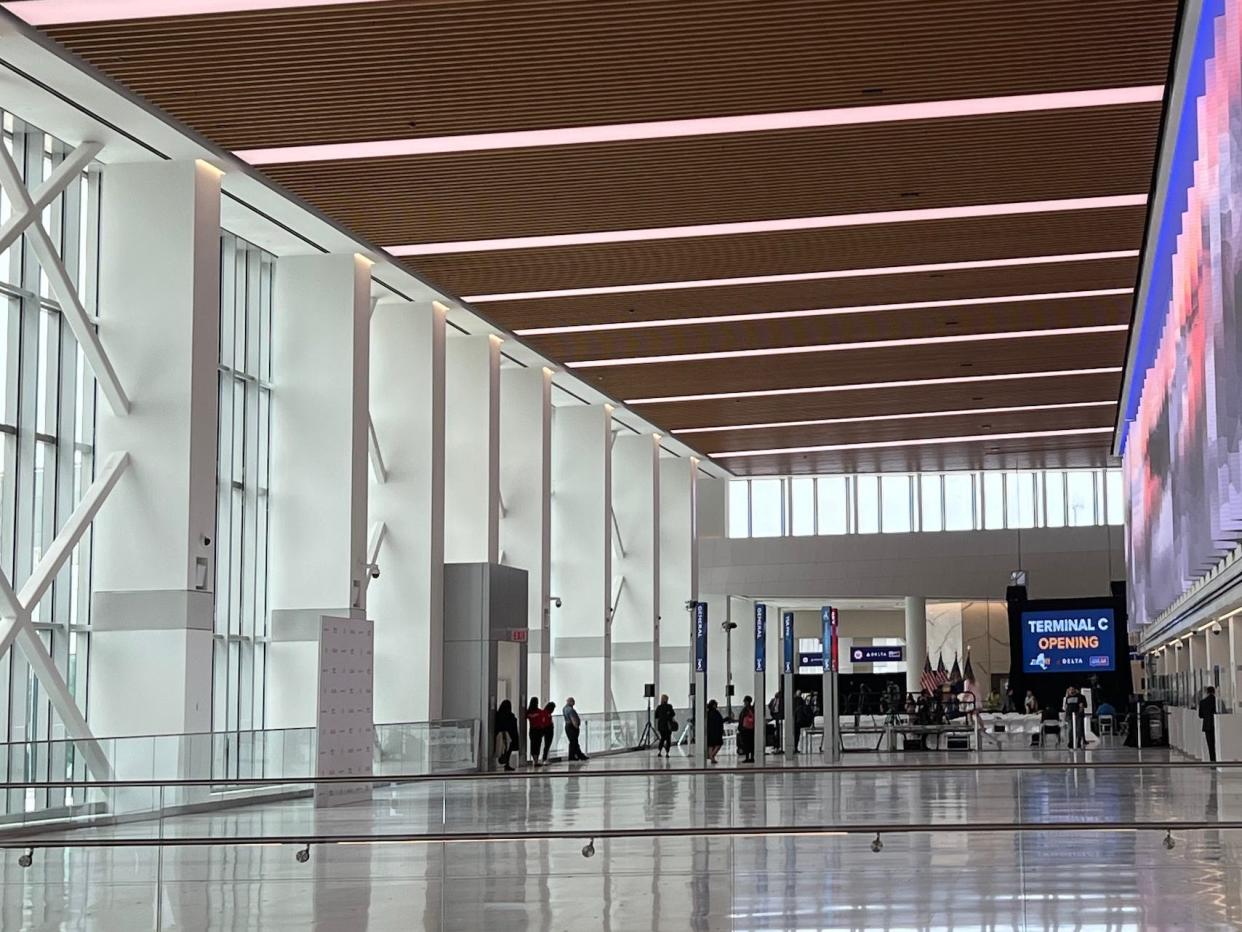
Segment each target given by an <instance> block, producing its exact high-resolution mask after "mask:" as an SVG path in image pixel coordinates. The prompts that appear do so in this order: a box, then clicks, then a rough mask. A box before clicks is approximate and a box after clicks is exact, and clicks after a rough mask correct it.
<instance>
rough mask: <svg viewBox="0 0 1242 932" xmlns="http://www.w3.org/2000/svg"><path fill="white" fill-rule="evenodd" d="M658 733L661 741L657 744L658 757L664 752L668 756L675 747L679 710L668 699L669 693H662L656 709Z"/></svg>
mask: <svg viewBox="0 0 1242 932" xmlns="http://www.w3.org/2000/svg"><path fill="white" fill-rule="evenodd" d="M655 726H656V734H657V735H659V736H660V743H659V744H658V745H656V748H657V750H656V757H659V756H660V755H661V754H663V755H664V756H665V757H668V756H669V754H670V753H672V749H673V732H675V731H676V730H677V710H676V709H674V708H673V706H672V705H671V704H670V703H669V701H668V693H662V694H661V695H660V704H659V705H658V706H656V709H655Z"/></svg>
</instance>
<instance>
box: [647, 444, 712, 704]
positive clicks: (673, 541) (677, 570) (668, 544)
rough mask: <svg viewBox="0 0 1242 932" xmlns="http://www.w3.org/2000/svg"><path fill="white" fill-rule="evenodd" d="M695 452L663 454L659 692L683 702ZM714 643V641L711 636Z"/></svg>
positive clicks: (693, 587)
mask: <svg viewBox="0 0 1242 932" xmlns="http://www.w3.org/2000/svg"><path fill="white" fill-rule="evenodd" d="M698 472H699V463H698V460H696V459H695V458H694V457H675V458H674V457H670V458H666V459H662V460H660V633H659V645H660V651H659V662H660V664H659V680H658V681H657V682H656V690H657V692H658V693H659V692H664V693H668V695H669V700H670V701H671V702H672V703H673V705H675V706H676V707H677V708H679V709H680V708H684V707H685V705H686V701H687V698H688V696H689V693H690V688H689V687H690V646H691V644H690V624H691V620H690V612H689V610H688V609H687V608H686V603H687V602H693V601H696V600H697V599H698V598H699V537H698V516H697V507H698V501H697V491H696V489H697V486H696V483H697V482H698ZM709 643H710V641H709Z"/></svg>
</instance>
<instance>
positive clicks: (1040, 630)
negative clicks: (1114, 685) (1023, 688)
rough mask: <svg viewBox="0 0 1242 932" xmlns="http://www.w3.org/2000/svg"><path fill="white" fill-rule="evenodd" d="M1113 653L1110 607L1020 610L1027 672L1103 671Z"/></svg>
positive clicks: (1107, 668) (1113, 622)
mask: <svg viewBox="0 0 1242 932" xmlns="http://www.w3.org/2000/svg"><path fill="white" fill-rule="evenodd" d="M1115 654H1116V618H1115V617H1114V615H1113V610H1112V609H1111V608H1075V609H1059V610H1057V611H1029V612H1023V613H1022V667H1023V669H1024V670H1025V671H1026V672H1027V673H1072V672H1077V671H1081V672H1083V673H1105V672H1108V671H1111V670H1112V669H1113V668H1114V664H1115V661H1114V657H1115Z"/></svg>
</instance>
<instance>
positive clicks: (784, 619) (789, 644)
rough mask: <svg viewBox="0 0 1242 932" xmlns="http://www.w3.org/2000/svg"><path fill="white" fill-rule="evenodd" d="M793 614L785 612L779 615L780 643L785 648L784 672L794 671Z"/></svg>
mask: <svg viewBox="0 0 1242 932" xmlns="http://www.w3.org/2000/svg"><path fill="white" fill-rule="evenodd" d="M793 619H794V615H793V612H785V614H784V615H782V616H781V643H782V644H783V645H784V648H785V665H784V671H785V672H786V673H794V672H796V671H795V670H794V624H793Z"/></svg>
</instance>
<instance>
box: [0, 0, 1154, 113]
mask: <svg viewBox="0 0 1242 932" xmlns="http://www.w3.org/2000/svg"><path fill="white" fill-rule="evenodd" d="M371 2H374V0H112V2H109V0H9V2H7V3H0V6H3V7H4V8H5V9H6V10H8V11H9V12H10V13H12V14H14V15H15V16H19V17H21V18H22V19H23V20H25V21H26V22H28V23H30V25H32V26H52V25H57V24H63V23H104V22H110V21H114V20H122V19H154V18H156V17H164V16H201V15H204V14H208V13H240V12H248V11H250V10H289V9H297V8H298V7H306V6H346V5H348V4H351V3H371ZM1122 90H1133V91H1138V90H1141V88H1123V89H1122ZM1136 102H1137V101H1136ZM1082 106H1090V105H1089V104H1083V105H1082Z"/></svg>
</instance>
